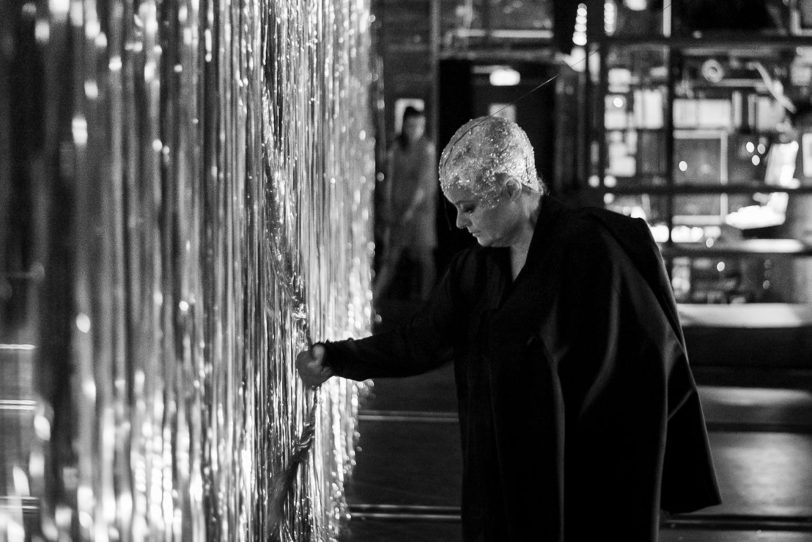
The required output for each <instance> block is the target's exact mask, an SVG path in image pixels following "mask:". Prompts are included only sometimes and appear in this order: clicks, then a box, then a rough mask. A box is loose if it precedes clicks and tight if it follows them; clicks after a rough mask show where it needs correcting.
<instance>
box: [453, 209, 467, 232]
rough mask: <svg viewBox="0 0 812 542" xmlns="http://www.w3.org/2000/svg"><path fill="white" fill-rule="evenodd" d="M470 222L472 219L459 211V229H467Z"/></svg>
mask: <svg viewBox="0 0 812 542" xmlns="http://www.w3.org/2000/svg"><path fill="white" fill-rule="evenodd" d="M469 223H470V221H469V220H468V219H467V218H466V217H465V215H464V214H463V213H461V212H459V211H457V222H456V226H457V228H459V229H461V230H462V229H465V227H466V226H467V225H468V224H469Z"/></svg>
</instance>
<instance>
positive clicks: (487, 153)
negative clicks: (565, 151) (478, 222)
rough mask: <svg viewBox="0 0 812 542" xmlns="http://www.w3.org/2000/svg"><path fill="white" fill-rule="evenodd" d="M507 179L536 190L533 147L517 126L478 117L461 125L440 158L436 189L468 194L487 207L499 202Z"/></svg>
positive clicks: (536, 178) (495, 118)
mask: <svg viewBox="0 0 812 542" xmlns="http://www.w3.org/2000/svg"><path fill="white" fill-rule="evenodd" d="M508 177H513V178H515V179H516V180H518V181H519V182H521V183H522V184H523V185H524V186H527V187H529V188H531V189H533V190H535V191H539V190H540V184H539V179H538V175H537V173H536V164H535V159H534V156H533V146H532V145H531V144H530V140H529V139H528V138H527V134H526V133H525V132H524V130H522V129H521V128H520V127H519V125H518V124H516V123H515V122H511V121H509V120H507V119H504V118H501V117H478V118H475V119H473V120H470V121H468V122H467V123H465V124H464V125H462V126H461V127H460V128H459V129H458V130H457V131H456V133H455V134H454V136H453V137H452V138H451V140H450V141H449V142H448V145H446V147H445V149H443V153H442V155H441V156H440V187H441V188H442V190H443V193H445V194H447V193H448V190H449V189H461V190H465V191H468V192H470V193H471V194H472V195H473V196H474V197H475V198H476V199H477V200H479V201H480V202H482V203H485V204H487V205H495V204H496V203H497V202H498V201H499V197H500V196H501V194H502V189H503V188H504V186H505V182H506V181H507V178H508Z"/></svg>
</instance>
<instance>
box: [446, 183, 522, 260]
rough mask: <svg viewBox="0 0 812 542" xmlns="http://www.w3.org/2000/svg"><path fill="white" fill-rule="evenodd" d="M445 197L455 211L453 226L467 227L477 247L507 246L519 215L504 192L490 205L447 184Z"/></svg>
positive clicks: (514, 235)
mask: <svg viewBox="0 0 812 542" xmlns="http://www.w3.org/2000/svg"><path fill="white" fill-rule="evenodd" d="M445 196H446V198H447V199H448V201H449V202H451V204H452V205H454V208H455V209H456V210H457V220H456V226H457V227H458V228H459V229H461V230H462V229H465V230H468V232H469V233H470V234H471V235H473V236H474V238H475V239H476V240H477V242H478V243H479V244H480V245H481V246H483V247H507V246H511V245H512V244H513V243H514V242H515V241H516V239H517V237H518V234H519V231H520V229H521V216H520V213H519V212H518V207H517V204H516V202H515V201H514V200H511V198H509V197H508V196H507V194H504V193H503V195H502V197H500V198H498V200H497V202H496V203H495V204H493V203H491V204H490V205H489V204H488V203H483V202H482V201H480V199H478V197H477V196H476V195H475V194H473V193H472V192H470V191H468V190H465V189H463V188H458V187H451V188H449V189H448V191H447V192H446V194H445Z"/></svg>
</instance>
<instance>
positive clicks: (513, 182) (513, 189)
mask: <svg viewBox="0 0 812 542" xmlns="http://www.w3.org/2000/svg"><path fill="white" fill-rule="evenodd" d="M505 192H506V193H507V195H508V197H509V198H510V199H516V198H517V197H519V195H520V194H521V193H522V183H520V182H519V180H518V179H516V178H515V177H508V179H507V181H506V182H505Z"/></svg>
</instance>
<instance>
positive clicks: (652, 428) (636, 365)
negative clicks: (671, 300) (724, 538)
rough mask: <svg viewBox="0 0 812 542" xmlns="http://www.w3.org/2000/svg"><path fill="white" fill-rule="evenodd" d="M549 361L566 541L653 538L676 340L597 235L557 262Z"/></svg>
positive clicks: (627, 266) (613, 248)
mask: <svg viewBox="0 0 812 542" xmlns="http://www.w3.org/2000/svg"><path fill="white" fill-rule="evenodd" d="M563 271H564V274H563V277H564V279H563V285H562V293H561V296H560V300H559V303H558V306H559V310H558V314H559V323H558V325H559V326H560V327H559V329H558V334H557V337H558V339H557V342H558V343H559V344H558V345H556V346H555V348H553V349H552V351H553V352H557V356H556V360H555V363H556V364H557V366H558V374H559V377H560V379H561V389H562V394H563V398H564V411H565V430H564V439H565V468H564V492H563V493H564V495H565V502H564V518H565V519H564V521H565V528H564V532H565V539H567V540H569V539H573V540H588V539H593V538H594V539H597V538H608V539H611V538H613V537H612V536H611V534H614V535H616V537H617V538H618V539H624V540H636V541H654V540H657V533H658V529H659V502H660V490H661V475H662V469H663V454H664V449H665V443H666V428H667V418H668V416H667V414H668V412H667V410H668V409H667V403H668V398H667V374H668V368H669V366H671V365H673V364H674V363H676V360H678V359H679V358H680V357H681V356H684V351H683V348H682V344H681V343H680V341H679V337H677V336H676V335H675V334H674V331H673V328H672V327H671V325H670V323H669V321H668V319H667V318H666V317H665V315H664V314H663V312H662V310H661V309H660V305H659V303H658V302H657V299H656V297H654V295H653V293H652V291H651V289H650V288H648V287H647V285H646V283H645V281H644V280H643V279H642V277H641V276H640V274H639V272H638V271H637V270H636V269H635V267H634V266H633V265H632V264H631V262H630V261H629V260H628V258H626V257H625V254H624V253H623V252H622V251H621V250H620V249H619V247H618V246H617V245H616V244H615V243H614V242H613V241H612V240H611V239H610V238H609V237H608V236H607V235H605V234H600V233H595V232H587V234H585V235H581V236H579V238H578V239H577V240H576V241H575V242H573V243H572V244H571V252H569V254H568V255H566V256H565V258H564V262H563Z"/></svg>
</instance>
